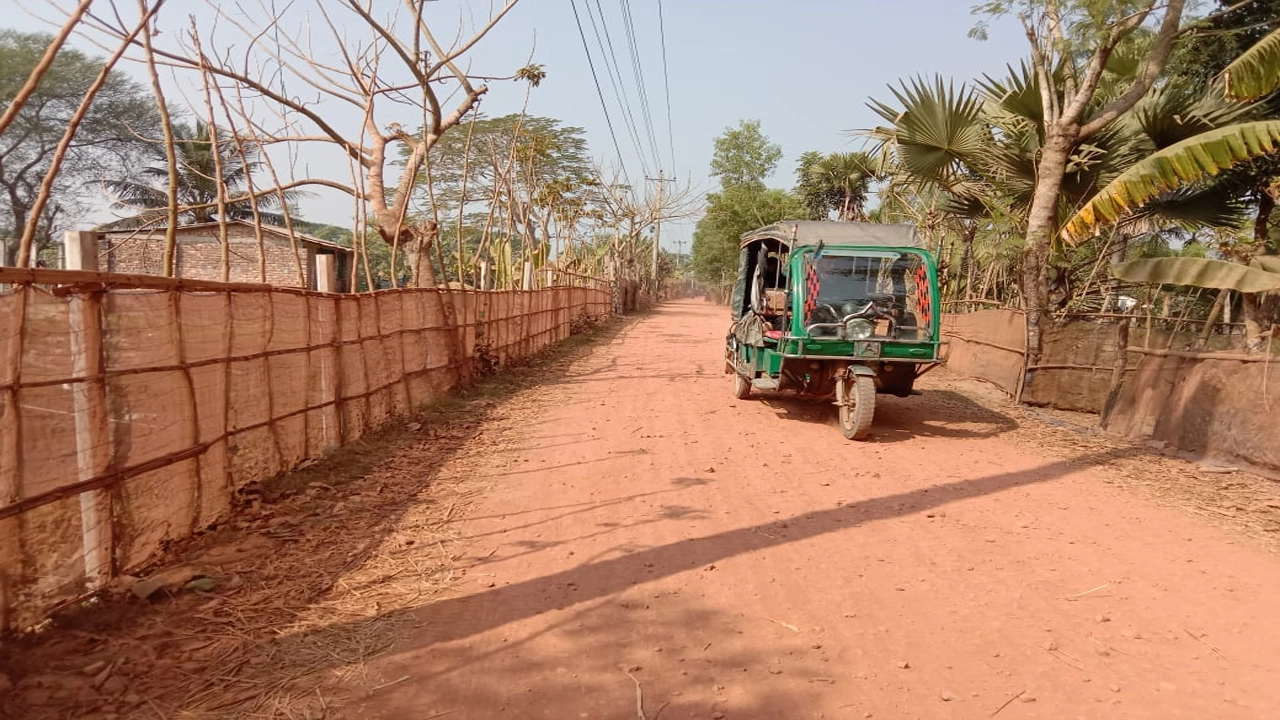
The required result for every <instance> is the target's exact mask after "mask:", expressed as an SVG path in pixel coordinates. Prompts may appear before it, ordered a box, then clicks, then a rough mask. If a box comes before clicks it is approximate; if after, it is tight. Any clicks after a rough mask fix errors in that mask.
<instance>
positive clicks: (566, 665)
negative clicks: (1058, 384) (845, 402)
mask: <svg viewBox="0 0 1280 720" xmlns="http://www.w3.org/2000/svg"><path fill="white" fill-rule="evenodd" d="M724 315H725V313H724V310H723V308H716V307H713V306H710V305H705V304H702V303H698V302H688V301H686V302H678V303H671V304H668V305H665V306H663V307H662V308H660V309H659V310H658V311H656V312H655V313H653V314H651V315H649V316H647V317H645V318H643V319H642V320H640V321H638V322H635V323H633V324H631V325H630V326H629V327H628V328H627V329H626V330H625V331H624V332H621V333H619V334H617V335H616V336H614V337H613V338H612V339H611V340H610V341H609V342H607V343H602V344H601V345H599V346H598V347H596V348H594V349H593V350H592V351H591V352H590V353H589V354H587V355H586V356H585V357H584V358H583V359H581V360H580V361H578V362H577V363H575V364H574V366H573V367H571V368H569V369H568V371H567V372H565V373H564V374H563V376H561V377H558V378H555V379H553V380H551V381H550V382H549V383H547V384H544V385H542V386H539V387H538V388H535V389H533V390H530V391H527V392H529V393H533V394H534V395H535V396H537V399H538V400H539V402H535V403H532V404H528V407H526V408H524V409H521V408H520V407H517V408H516V409H513V410H512V411H511V413H512V415H511V417H509V418H508V429H509V430H510V429H512V428H514V430H512V432H514V433H515V436H516V437H518V444H517V445H516V446H515V447H506V446H504V447H501V448H494V450H493V452H492V453H491V458H490V459H491V462H489V463H487V464H480V463H479V462H478V461H477V457H482V456H483V455H484V450H485V449H484V448H483V447H480V448H472V449H471V453H470V460H469V461H468V462H466V463H464V464H462V465H460V466H459V467H458V468H456V469H455V470H454V471H455V472H457V473H464V474H469V475H471V476H472V479H473V480H474V481H475V482H476V483H478V484H479V485H480V486H482V487H484V488H485V490H484V492H482V493H481V494H480V495H479V496H478V499H476V500H475V502H474V504H473V505H472V506H471V507H470V508H469V509H468V510H467V511H466V512H465V513H464V514H463V515H462V516H461V517H460V518H459V519H458V520H457V521H456V522H455V524H454V526H453V531H454V532H455V533H456V534H457V542H458V543H459V544H458V547H460V548H462V550H461V552H462V555H461V556H460V557H459V558H458V560H457V563H458V566H459V570H458V577H459V578H460V579H459V580H458V582H457V584H456V586H455V588H454V589H453V591H451V592H450V593H449V595H448V596H447V597H444V598H442V599H439V600H434V601H430V602H424V603H422V604H420V605H419V606H417V607H414V608H411V609H408V610H399V611H397V613H398V614H399V615H400V617H398V618H397V622H398V623H399V625H398V626H397V627H400V628H401V630H400V635H399V640H398V642H397V643H396V645H395V647H394V648H393V649H392V650H391V651H390V652H388V653H385V654H383V655H382V656H380V657H379V658H377V659H376V660H373V661H371V662H370V663H369V664H368V665H367V666H366V667H365V668H364V675H363V679H360V680H357V681H351V682H347V683H341V684H340V683H336V682H335V683H332V684H330V686H329V687H328V688H326V692H331V693H333V694H335V695H345V696H349V697H353V698H356V699H355V700H353V701H352V702H351V703H350V704H349V705H347V707H346V709H345V710H344V711H343V713H345V716H346V717H353V718H356V717H359V718H410V717H413V718H424V717H436V716H437V714H439V716H440V717H448V718H450V720H458V719H461V718H493V717H513V718H575V717H591V718H639V717H642V716H643V717H645V718H647V720H654V718H655V717H657V716H659V715H660V716H661V717H663V718H818V717H826V718H845V717H889V718H899V717H922V718H976V717H988V716H990V715H992V714H993V713H996V712H997V711H998V713H999V716H1000V717H1002V718H1075V717H1083V718H1203V717H1214V718H1265V717H1276V716H1280V682H1278V681H1280V662H1278V661H1280V619H1278V618H1277V614H1276V613H1274V611H1273V609H1272V608H1273V600H1274V598H1275V597H1277V594H1278V593H1280V561H1278V560H1277V556H1276V555H1275V554H1274V553H1272V552H1271V551H1270V550H1269V549H1268V548H1267V547H1265V546H1263V545H1262V544H1260V543H1257V542H1255V541H1252V540H1247V539H1242V538H1241V537H1240V536H1239V535H1238V534H1234V533H1232V532H1230V531H1228V530H1224V529H1221V528H1217V527H1213V526H1209V525H1207V524H1205V523H1204V522H1203V521H1202V520H1200V519H1198V518H1194V517H1191V516H1189V515H1188V514H1186V513H1185V512H1180V511H1179V510H1178V509H1177V508H1174V507H1168V506H1166V505H1163V504H1160V503H1158V502H1155V501H1153V500H1152V499H1151V498H1148V497H1144V496H1143V495H1142V494H1140V493H1136V492H1133V491H1131V490H1129V489H1126V488H1124V487H1121V486H1119V485H1117V484H1115V483H1114V482H1113V480H1114V478H1113V477H1112V476H1111V475H1109V473H1113V472H1114V468H1116V467H1124V468H1129V469H1130V470H1131V469H1132V468H1134V467H1139V468H1141V467H1144V466H1147V465H1150V466H1151V467H1156V466H1160V465H1161V464H1162V463H1165V464H1167V462H1168V461H1167V460H1164V459H1160V458H1155V457H1153V456H1151V457H1148V456H1145V455H1144V451H1142V450H1139V449H1135V448H1133V447H1130V446H1128V445H1125V444H1122V443H1118V442H1110V441H1106V440H1102V439H1096V440H1094V439H1088V438H1084V439H1082V440H1081V441H1079V442H1076V443H1074V444H1072V443H1066V444H1064V443H1056V444H1055V443H1048V442H1043V438H1042V437H1041V436H1038V435H1036V434H1034V433H1029V432H1028V431H1027V430H1026V424H1027V423H1026V421H1025V418H1023V417H1021V415H1020V414H1019V413H1018V412H1017V411H1016V410H1014V409H1010V408H1008V407H1005V408H1003V409H1001V408H1000V407H999V405H998V404H995V405H993V404H992V403H986V402H984V403H979V402H976V401H975V400H974V399H973V397H974V394H973V393H972V392H971V391H972V389H973V388H974V387H975V386H974V385H973V384H972V383H966V382H965V381H962V380H958V379H954V378H949V377H947V376H946V375H945V374H944V373H938V376H937V377H935V376H928V382H926V383H924V389H925V394H924V395H922V396H919V397H912V398H906V399H900V398H892V397H884V396H882V397H881V398H880V401H881V405H880V408H879V409H878V412H877V418H876V424H875V426H874V427H873V431H872V437H871V439H870V441H869V442H866V443H849V442H847V441H845V440H844V439H843V438H841V437H840V434H839V432H838V430H837V429H836V427H835V417H834V410H833V409H832V408H831V406H829V405H823V404H818V403H809V402H804V401H799V400H793V399H787V398H784V397H772V396H770V397H766V398H764V399H750V400H746V401H734V400H732V399H730V387H729V386H730V383H729V380H728V378H727V376H725V375H724V374H722V372H721V361H720V357H721V343H722V338H723V333H724V329H725V326H726V321H725V317H724ZM449 472H450V469H449V467H448V466H447V465H446V467H445V469H444V470H443V473H444V474H445V475H446V476H447V475H448V473H449ZM637 691H639V697H638V696H637ZM1015 697H1016V699H1014V700H1013V702H1011V703H1009V704H1008V705H1007V706H1005V705H1004V703H1005V702H1006V701H1008V700H1010V699H1012V698H1015ZM638 699H639V700H642V705H643V708H642V709H640V708H637V700H638Z"/></svg>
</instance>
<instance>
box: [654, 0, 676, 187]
mask: <svg viewBox="0 0 1280 720" xmlns="http://www.w3.org/2000/svg"><path fill="white" fill-rule="evenodd" d="M658 35H659V36H660V37H661V38H662V88H663V90H664V91H665V92H666V95H667V146H668V147H669V148H670V149H671V174H672V175H675V174H676V141H675V136H676V131H675V126H674V125H672V123H671V78H670V75H669V74H668V73H667V25H666V22H664V21H663V18H662V0H658Z"/></svg>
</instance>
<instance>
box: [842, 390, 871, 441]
mask: <svg viewBox="0 0 1280 720" xmlns="http://www.w3.org/2000/svg"><path fill="white" fill-rule="evenodd" d="M843 385H844V389H845V394H846V397H845V398H842V399H843V400H844V401H845V404H842V405H841V406H840V432H842V433H844V436H845V438H846V439H848V440H862V439H864V438H865V437H866V436H867V431H868V430H870V429H871V419H872V417H874V416H875V414H876V383H875V380H873V379H872V378H871V377H870V376H869V375H854V376H853V378H852V380H845V381H844V383H843ZM850 403H852V407H851V406H850Z"/></svg>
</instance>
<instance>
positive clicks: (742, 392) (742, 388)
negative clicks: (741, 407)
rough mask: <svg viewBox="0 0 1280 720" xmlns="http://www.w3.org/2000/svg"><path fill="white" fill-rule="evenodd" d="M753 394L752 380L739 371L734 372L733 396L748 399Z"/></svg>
mask: <svg viewBox="0 0 1280 720" xmlns="http://www.w3.org/2000/svg"><path fill="white" fill-rule="evenodd" d="M750 395H751V380H750V379H748V378H746V377H743V376H742V375H741V374H739V373H734V374H733V397H734V398H736V399H738V400H746V399H747V397H749V396H750Z"/></svg>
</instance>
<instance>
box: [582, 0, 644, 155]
mask: <svg viewBox="0 0 1280 720" xmlns="http://www.w3.org/2000/svg"><path fill="white" fill-rule="evenodd" d="M583 4H584V5H585V6H586V8H587V18H588V19H590V20H591V27H592V30H594V31H595V34H596V44H597V45H598V46H599V47H600V55H601V59H602V60H603V62H604V65H605V69H606V70H607V71H608V72H609V78H610V80H612V81H613V91H614V98H615V99H616V100H617V101H618V107H619V109H621V111H622V120H623V124H624V125H626V128H627V130H628V131H629V132H630V134H631V142H632V146H633V147H634V148H635V150H636V154H637V155H638V156H639V158H640V167H641V169H642V170H643V171H644V173H645V174H646V175H647V174H648V173H649V164H648V163H647V162H646V161H645V157H644V145H643V143H641V141H640V132H639V130H638V129H637V127H638V125H637V124H636V121H635V115H634V114H633V113H632V111H631V98H630V97H629V96H628V94H627V92H626V90H625V88H626V83H625V82H624V81H623V79H622V70H621V66H620V65H619V64H618V54H617V52H616V51H615V50H614V47H613V36H612V35H610V34H609V24H608V23H607V22H605V17H604V8H603V7H601V5H600V0H595V4H596V12H597V13H598V14H599V15H600V24H599V25H598V26H597V25H596V19H595V15H594V14H592V12H591V2H590V0H584V2H583ZM602 29H603V34H602V32H601V31H602ZM602 37H603V40H602V39H601V38H602ZM606 44H607V45H608V48H609V49H608V51H607V52H606V51H605V45H606ZM611 60H612V63H611V62H610V61H611Z"/></svg>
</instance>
